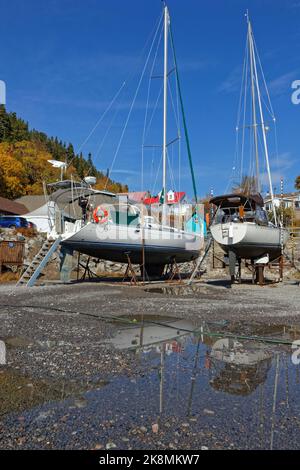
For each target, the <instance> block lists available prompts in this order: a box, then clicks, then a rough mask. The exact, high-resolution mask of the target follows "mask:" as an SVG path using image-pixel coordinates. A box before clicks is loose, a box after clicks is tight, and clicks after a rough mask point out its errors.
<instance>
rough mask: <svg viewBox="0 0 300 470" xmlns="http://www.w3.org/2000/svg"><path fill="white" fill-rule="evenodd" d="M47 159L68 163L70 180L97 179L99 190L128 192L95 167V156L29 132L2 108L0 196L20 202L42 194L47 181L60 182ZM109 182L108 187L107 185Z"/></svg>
mask: <svg viewBox="0 0 300 470" xmlns="http://www.w3.org/2000/svg"><path fill="white" fill-rule="evenodd" d="M47 160H60V161H64V162H66V163H67V164H68V168H67V171H66V178H68V177H71V175H72V176H73V178H74V179H82V178H84V177H85V176H88V175H89V176H95V177H96V178H97V184H96V186H95V188H96V189H104V187H105V185H106V189H107V190H108V191H112V192H125V191H128V188H127V186H125V185H122V184H121V183H118V182H115V181H113V180H111V179H110V178H107V176H106V175H105V174H103V173H102V172H101V171H98V170H97V169H96V167H95V166H94V164H93V161H92V156H91V154H89V155H88V158H85V157H84V156H83V155H82V153H80V154H79V155H77V154H76V153H75V151H74V148H73V145H72V144H71V143H69V144H68V145H67V144H66V143H64V142H62V141H61V140H59V139H58V138H57V137H48V136H47V135H46V134H45V133H43V132H39V131H37V130H35V129H29V126H28V123H26V122H25V121H24V120H22V119H20V118H19V117H17V115H16V114H15V113H8V112H7V111H6V109H5V107H4V106H3V105H1V106H0V196H3V197H7V198H9V199H16V198H18V197H21V196H25V195H28V194H31V195H34V194H42V192H43V181H45V182H46V183H49V182H54V181H57V180H59V179H60V170H59V169H57V168H53V167H52V166H51V165H50V164H49V163H48V162H47ZM106 183H107V184H106Z"/></svg>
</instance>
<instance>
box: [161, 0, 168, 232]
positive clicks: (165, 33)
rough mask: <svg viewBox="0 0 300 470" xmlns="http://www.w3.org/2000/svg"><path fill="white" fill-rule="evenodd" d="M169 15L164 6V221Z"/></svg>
mask: <svg viewBox="0 0 300 470" xmlns="http://www.w3.org/2000/svg"><path fill="white" fill-rule="evenodd" d="M169 22H170V16H169V11H168V7H167V6H166V5H165V7H164V116H163V184H162V194H163V217H162V219H163V220H162V221H163V223H164V222H165V220H164V219H165V201H166V186H167V107H168V31H169Z"/></svg>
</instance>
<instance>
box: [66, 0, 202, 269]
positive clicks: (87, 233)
mask: <svg viewBox="0 0 300 470" xmlns="http://www.w3.org/2000/svg"><path fill="white" fill-rule="evenodd" d="M163 21H164V73H163V81H164V96H163V145H162V157H163V158H162V160H163V181H162V194H163V195H164V202H163V205H162V224H161V225H160V224H158V223H154V221H153V219H152V218H151V217H144V216H143V214H142V213H141V212H142V211H140V210H139V208H137V207H136V206H133V205H132V204H130V202H127V203H124V201H123V202H122V203H120V201H119V200H118V199H117V198H113V197H112V200H111V205H110V207H109V208H108V209H107V211H108V216H107V217H106V221H105V223H96V222H95V221H90V222H88V223H86V224H84V226H82V227H80V229H79V230H77V231H76V233H70V232H69V233H67V234H63V236H62V238H63V241H62V246H63V247H64V248H66V249H68V250H69V251H70V250H76V251H79V252H81V253H84V254H87V255H90V256H93V257H96V258H100V259H107V260H111V261H116V262H122V263H123V262H127V261H128V256H129V257H130V261H131V262H132V263H134V264H139V265H140V266H142V267H143V268H145V270H146V273H147V275H148V276H160V275H161V274H162V273H163V270H164V267H165V265H166V264H169V263H172V262H173V261H176V262H177V263H181V262H187V261H191V260H193V259H196V258H197V257H198V256H199V253H200V249H201V248H202V246H203V235H202V234H199V233H190V232H186V231H184V230H180V229H176V228H174V227H170V226H167V225H166V222H165V221H166V212H167V211H166V202H165V195H166V194H167V147H168V142H167V117H168V116H167V109H168V108H167V107H168V102H167V100H168V75H169V71H168V38H169V33H170V15H169V10H168V7H167V6H164V11H163ZM176 73H177V71H176ZM120 205H121V206H122V211H121V212H123V217H118V215H116V213H118V212H120ZM124 207H125V209H124ZM124 212H125V216H124ZM128 215H133V216H132V217H128ZM117 219H118V221H117ZM128 219H130V223H129V222H128Z"/></svg>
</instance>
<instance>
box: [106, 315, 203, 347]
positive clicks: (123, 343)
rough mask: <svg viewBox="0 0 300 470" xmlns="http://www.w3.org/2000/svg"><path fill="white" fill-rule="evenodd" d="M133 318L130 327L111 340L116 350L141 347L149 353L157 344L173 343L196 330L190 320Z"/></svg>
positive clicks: (120, 330) (126, 327) (119, 331)
mask: <svg viewBox="0 0 300 470" xmlns="http://www.w3.org/2000/svg"><path fill="white" fill-rule="evenodd" d="M133 318H134V319H133V320H132V323H131V324H130V325H128V326H125V327H123V328H122V329H119V330H118V332H117V334H116V335H115V336H114V337H113V338H112V339H111V340H110V343H111V344H112V345H113V346H114V347H115V348H116V349H132V348H134V349H136V348H137V347H140V348H142V349H143V352H148V351H151V350H152V349H153V345H154V344H156V343H161V342H162V341H171V340H172V339H175V338H177V337H179V336H182V335H186V334H188V333H189V332H191V331H193V330H194V329H195V326H194V325H193V323H192V322H190V321H188V320H176V319H174V318H169V317H153V316H152V317H147V318H146V319H141V318H136V317H133ZM135 322H138V325H139V326H135ZM166 344H168V343H166Z"/></svg>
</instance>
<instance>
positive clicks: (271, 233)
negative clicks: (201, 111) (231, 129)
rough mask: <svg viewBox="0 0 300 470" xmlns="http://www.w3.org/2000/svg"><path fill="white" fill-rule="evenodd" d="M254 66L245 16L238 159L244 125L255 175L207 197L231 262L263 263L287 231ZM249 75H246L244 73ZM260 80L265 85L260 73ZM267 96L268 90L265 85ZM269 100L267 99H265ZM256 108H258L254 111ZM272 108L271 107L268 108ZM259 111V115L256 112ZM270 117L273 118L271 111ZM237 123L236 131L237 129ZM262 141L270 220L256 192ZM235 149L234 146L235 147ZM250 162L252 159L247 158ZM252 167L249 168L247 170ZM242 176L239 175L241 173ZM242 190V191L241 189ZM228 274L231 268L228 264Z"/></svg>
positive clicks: (275, 254)
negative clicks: (276, 202)
mask: <svg viewBox="0 0 300 470" xmlns="http://www.w3.org/2000/svg"><path fill="white" fill-rule="evenodd" d="M258 67H261V65H260V60H259V57H258V54H257V50H256V45H255V41H254V37H253V31H252V26H251V22H250V20H249V18H248V36H247V48H246V59H245V65H244V73H243V75H244V77H243V78H244V83H243V85H242V90H243V91H244V95H245V96H243V97H242V96H241V97H242V99H241V103H243V106H244V110H243V112H241V113H240V114H241V117H242V116H243V119H244V122H243V126H242V145H241V160H243V158H244V148H245V128H249V131H250V138H249V146H250V152H253V153H254V162H255V163H254V164H253V167H254V166H255V170H254V173H255V176H252V174H251V175H249V176H248V179H249V181H248V184H246V185H245V186H248V188H243V190H241V193H236V194H235V193H233V194H226V195H222V196H217V197H214V198H212V199H211V201H210V202H211V203H212V204H214V205H215V206H216V207H217V213H216V216H215V219H214V222H213V224H212V226H211V233H212V236H213V238H214V240H215V241H216V242H217V243H218V244H219V245H220V246H221V248H222V249H223V250H224V251H225V253H228V254H229V257H230V258H232V264H233V265H235V261H236V258H238V259H241V258H246V259H251V260H253V261H255V262H258V261H259V260H261V261H260V262H261V263H265V264H266V263H267V262H268V261H269V260H274V259H276V258H278V257H279V256H280V254H281V252H282V248H283V246H284V245H285V243H286V241H287V239H288V233H287V231H285V230H284V229H282V228H281V227H280V226H279V225H278V220H277V214H276V210H275V206H274V198H273V186H272V179H271V171H270V165H269V151H268V145H267V135H266V134H267V130H268V127H267V125H266V123H265V119H264V114H263V107H262V103H263V98H262V94H261V89H260V84H259V79H258ZM248 75H250V79H249V77H248ZM262 76H263V75H262ZM263 84H264V86H265V87H266V84H265V80H264V77H263ZM248 87H249V88H250V89H251V105H250V112H249V113H248V109H247V90H248ZM266 93H267V98H268V99H269V94H268V91H267V88H266ZM269 104H270V103H269ZM257 108H258V112H257ZM270 109H271V110H272V107H271V108H270ZM246 113H248V114H250V116H251V119H252V123H251V125H250V126H249V125H246V122H245V116H246ZM258 115H259V116H258ZM272 119H273V121H274V122H275V118H274V115H273V113H272ZM239 129H240V128H239V127H237V131H239ZM260 142H262V153H263V155H264V159H265V164H266V172H267V177H268V184H269V192H270V196H271V200H272V205H273V219H274V220H273V222H274V224H272V223H269V222H268V216H267V213H266V210H265V208H264V201H263V198H262V197H261V195H260V191H261V178H262V175H261V173H262V168H261V167H260V161H259V144H260ZM237 151H238V149H237ZM251 165H252V162H251ZM251 171H252V169H251V170H250V172H251ZM241 176H242V175H241ZM243 191H244V192H243ZM231 274H233V269H232V268H231Z"/></svg>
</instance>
